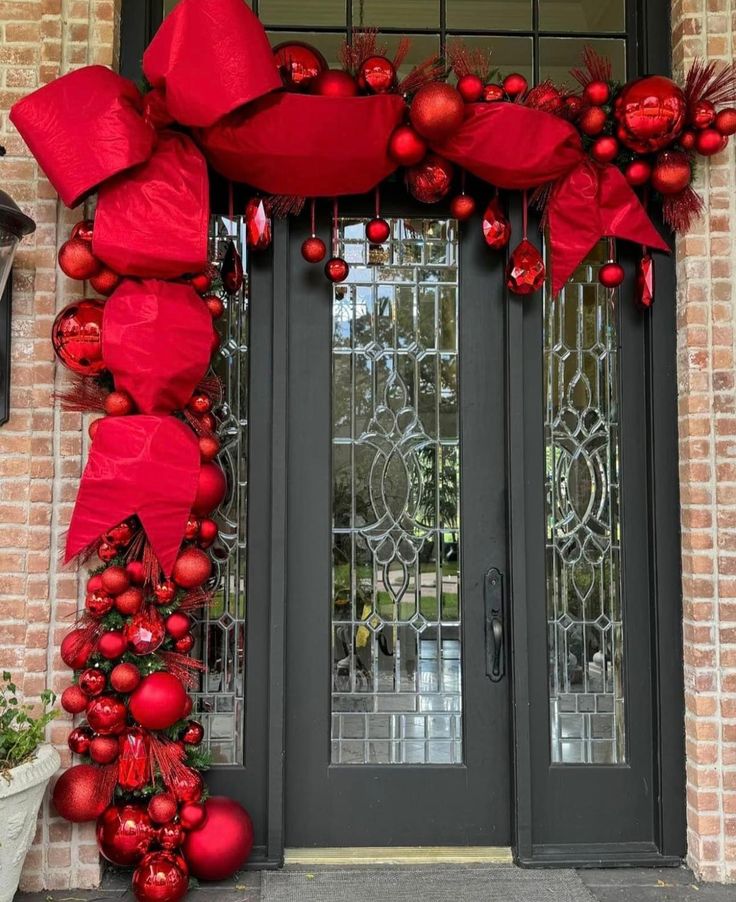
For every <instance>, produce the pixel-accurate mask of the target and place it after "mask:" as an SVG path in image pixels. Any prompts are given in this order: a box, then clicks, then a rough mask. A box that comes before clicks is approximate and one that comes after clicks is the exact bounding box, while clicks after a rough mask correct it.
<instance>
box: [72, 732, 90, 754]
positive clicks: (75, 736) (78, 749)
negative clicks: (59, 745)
mask: <svg viewBox="0 0 736 902" xmlns="http://www.w3.org/2000/svg"><path fill="white" fill-rule="evenodd" d="M93 736H94V733H93V732H92V730H90V728H89V727H75V728H74V729H73V730H72V731H71V733H70V734H69V736H68V737H67V745H68V746H69V749H70V751H71V752H72V753H73V754H75V755H86V754H87V752H88V751H89V744H90V742H91V741H92V737H93Z"/></svg>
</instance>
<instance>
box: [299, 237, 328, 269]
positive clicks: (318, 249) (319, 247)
mask: <svg viewBox="0 0 736 902" xmlns="http://www.w3.org/2000/svg"><path fill="white" fill-rule="evenodd" d="M326 253H327V247H326V246H325V243H324V241H323V240H322V239H321V238H318V237H317V236H316V235H310V236H309V238H305V239H304V241H303V243H302V257H304V259H305V260H306V261H307V263H320V262H321V261H322V260H324V258H325V254H326Z"/></svg>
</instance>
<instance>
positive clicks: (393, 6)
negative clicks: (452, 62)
mask: <svg viewBox="0 0 736 902" xmlns="http://www.w3.org/2000/svg"><path fill="white" fill-rule="evenodd" d="M353 25H354V26H356V27H360V28H364V27H374V28H378V27H381V28H403V29H405V30H406V31H410V30H411V29H412V28H437V29H439V27H440V0H353Z"/></svg>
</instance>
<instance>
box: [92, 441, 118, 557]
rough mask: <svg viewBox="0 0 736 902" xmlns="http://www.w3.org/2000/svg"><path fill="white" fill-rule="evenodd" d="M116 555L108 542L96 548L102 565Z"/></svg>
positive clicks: (101, 543) (115, 551) (115, 549)
mask: <svg viewBox="0 0 736 902" xmlns="http://www.w3.org/2000/svg"><path fill="white" fill-rule="evenodd" d="M93 438H94V436H93ZM117 553H118V550H117V548H116V547H115V546H114V545H110V544H109V543H108V542H100V544H99V545H98V546H97V557H98V558H99V559H100V560H101V561H102V563H103V564H108V563H109V562H110V561H111V560H112V559H113V558H114V557H115V556H116V555H117Z"/></svg>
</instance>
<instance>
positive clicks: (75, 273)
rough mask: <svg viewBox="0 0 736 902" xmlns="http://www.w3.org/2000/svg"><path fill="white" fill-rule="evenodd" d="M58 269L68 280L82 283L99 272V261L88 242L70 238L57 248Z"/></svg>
mask: <svg viewBox="0 0 736 902" xmlns="http://www.w3.org/2000/svg"><path fill="white" fill-rule="evenodd" d="M59 268H60V269H61V271H62V272H63V273H64V275H66V276H69V278H70V279H78V280H80V281H83V280H85V279H89V278H90V276H93V275H95V273H97V272H98V271H99V269H100V261H99V260H98V259H97V257H95V255H94V254H93V253H92V247H91V245H90V243H89V241H83V240H82V239H81V238H70V239H69V240H68V241H65V242H64V243H63V244H62V246H61V247H60V248H59Z"/></svg>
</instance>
